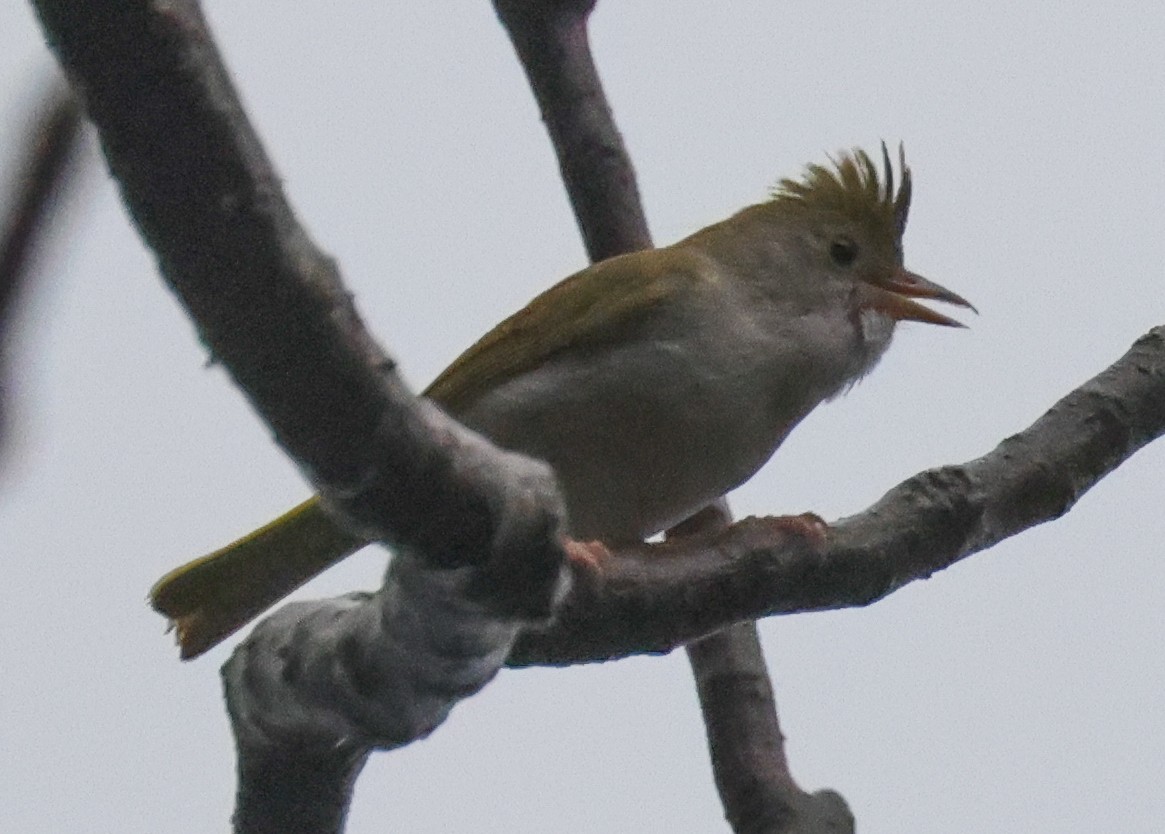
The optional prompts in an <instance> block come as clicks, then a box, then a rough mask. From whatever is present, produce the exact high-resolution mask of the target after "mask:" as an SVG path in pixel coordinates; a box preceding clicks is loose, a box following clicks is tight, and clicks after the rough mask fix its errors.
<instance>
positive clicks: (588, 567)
mask: <svg viewBox="0 0 1165 834" xmlns="http://www.w3.org/2000/svg"><path fill="white" fill-rule="evenodd" d="M562 547H563V549H564V550H565V551H566V559H567V562H568V563H569V565H570V568H571V570H572V571H573V572H574V573H575V575H576V576H577V575H578V574H579V573H580V572H581V573H584V574H587V575H590V576H598V575H600V574H602V572H603V564H604V563H605V562H608V561H610V560H611V558H612V556H611V550H610V548H608V547H607V546H606V545H605V544H603V543H602V542H600V541H589V542H581V541H577V540H575V539H571V538H563V540H562Z"/></svg>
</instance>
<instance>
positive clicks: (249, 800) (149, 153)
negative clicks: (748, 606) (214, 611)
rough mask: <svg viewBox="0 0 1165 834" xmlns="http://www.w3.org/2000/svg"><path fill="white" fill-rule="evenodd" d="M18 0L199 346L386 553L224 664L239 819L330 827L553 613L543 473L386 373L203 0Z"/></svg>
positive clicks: (550, 508) (551, 512)
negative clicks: (268, 144)
mask: <svg viewBox="0 0 1165 834" xmlns="http://www.w3.org/2000/svg"><path fill="white" fill-rule="evenodd" d="M35 5H36V7H37V10H38V13H39V14H40V17H41V21H42V23H43V25H44V28H45V31H46V33H47V34H48V39H49V41H50V43H51V45H52V46H53V48H54V49H55V50H56V52H57V54H58V56H59V57H60V59H61V62H62V64H63V65H64V67H65V69H66V71H67V73H68V74H69V76H70V78H71V79H72V80H73V82H74V85H75V87H76V88H77V89H78V90H79V91H80V92H81V93H82V94H83V96H84V99H85V102H86V105H87V109H88V113H89V115H90V117H91V119H92V120H93V122H94V123H95V124H96V126H97V128H98V131H99V134H100V138H101V141H102V145H103V147H104V150H105V154H106V157H107V159H108V162H109V167H110V169H111V170H112V172H113V174H114V176H115V177H116V178H117V180H118V182H119V184H120V186H121V189H122V193H123V197H124V199H125V202H126V204H127V206H128V208H129V210H130V213H131V215H132V216H133V218H134V221H135V222H136V223H137V225H138V227H139V229H140V231H141V234H142V236H143V238H145V240H146V242H147V243H148V244H149V245H150V246H151V247H152V248H153V249H154V251H155V252H156V254H157V257H158V261H159V264H160V266H161V269H162V272H163V275H164V277H165V278H166V280H167V282H168V283H169V284H170V286H171V288H172V289H173V290H174V292H175V293H176V295H177V296H178V298H179V299H180V300H181V301H182V303H183V304H184V305H185V306H186V308H187V310H188V311H189V313H190V314H191V317H192V318H193V319H194V320H195V322H196V324H197V326H198V329H199V334H200V335H201V337H202V339H203V341H204V342H205V343H206V344H207V346H208V347H209V348H210V350H211V352H212V354H213V355H214V357H215V358H216V359H217V360H218V361H221V362H222V363H223V364H224V365H225V366H226V367H227V369H228V370H229V371H230V372H231V374H232V376H233V377H234V379H235V381H236V382H237V383H238V384H239V386H240V387H241V388H242V389H243V390H244V392H245V393H246V395H247V397H248V398H249V400H250V401H251V403H252V405H253V406H254V407H255V409H256V410H257V411H258V412H259V413H260V414H261V415H262V416H263V418H264V419H265V420H266V421H267V423H268V424H269V425H270V426H271V428H272V430H273V432H274V434H275V438H276V440H277V441H278V442H279V443H280V444H281V445H282V446H283V447H284V448H285V449H286V450H287V452H288V453H289V454H290V455H291V456H292V457H293V458H294V459H295V460H296V461H297V462H298V463H299V465H300V466H301V468H302V469H303V470H304V471H305V472H306V473H307V474H308V475H309V477H310V478H311V480H312V481H313V483H314V485H315V486H316V487H317V489H319V490H320V492H321V494H322V495H323V496H324V498H325V499H326V500H327V502H328V503H329V504H330V505H331V506H332V507H333V508H334V509H337V510H338V511H339V512H340V517H341V518H342V519H343V520H344V521H346V522H348V523H350V524H352V525H353V526H357V527H359V528H360V531H361V532H362V533H363V534H365V535H368V536H369V537H372V538H379V539H382V540H386V541H390V542H392V543H393V544H394V545H396V546H397V547H398V550H399V551H400V553H401V556H400V558H399V559H397V560H396V561H395V562H394V564H393V566H392V569H391V570H390V572H389V574H388V576H387V577H386V580H385V586H384V588H383V589H382V591H381V592H380V593H379V594H376V595H372V596H369V595H355V596H352V597H349V598H347V599H343V600H337V601H330V602H328V603H317V604H310V605H299V606H289V607H287V608H284V609H282V610H281V611H280V612H279V614H278V615H276V617H275V618H272V619H271V620H268V621H267V623H266V624H264V626H262V627H261V628H260V629H258V630H257V631H256V634H255V636H254V638H253V639H252V640H251V641H249V642H248V643H246V644H244V645H243V646H242V647H240V649H239V651H238V652H236V654H235V656H234V657H233V658H232V660H231V662H230V663H229V664H228V665H227V667H225V668H224V675H225V677H226V684H227V696H228V706H229V709H230V712H231V717H232V719H233V721H234V729H235V735H236V740H237V742H238V745H239V757H240V765H239V773H240V777H241V779H240V788H239V799H238V802H239V805H238V813H237V815H236V825H237V826H238V827H239V828H240V830H248V831H249V830H265V829H264V828H263V826H264V825H265V823H262V820H269V819H276V820H278V819H287V818H291V817H290V816H288V815H294V813H295V812H294V809H296V808H302V807H307V806H311V807H313V808H315V813H314V815H313V816H312V818H311V819H312V820H314V821H315V822H314V823H313V822H311V821H308V820H300V821H299V823H300V824H299V825H298V826H296V827H295V830H299V831H309V830H319V831H330V830H335V826H338V825H339V824H340V822H341V821H342V819H343V815H344V813H345V809H346V807H347V801H348V797H349V794H350V784H351V779H352V778H354V775H355V772H356V770H357V769H358V767H359V764H360V763H361V762H362V761H363V756H364V753H365V751H366V750H367V749H368V748H369V747H372V746H385V747H387V746H394V745H398V744H403V743H405V742H407V741H409V740H411V739H413V738H416V737H418V736H420V735H424V734H426V733H428V732H430V731H431V730H432V729H433V727H435V726H436V725H437V724H438V723H440V721H442V720H443V719H444V717H445V715H446V714H447V713H448V711H449V709H450V708H451V707H452V705H453V704H454V703H456V702H457V701H458V700H459V699H461V698H463V697H465V696H466V695H468V694H470V693H472V692H474V691H476V690H477V689H478V688H480V687H481V686H483V685H484V684H485V683H486V682H487V681H488V680H489V679H490V678H491V677H492V676H493V674H494V673H495V672H496V671H497V668H498V667H499V666H500V664H501V663H502V661H503V660H504V658H505V656H506V654H507V652H508V650H509V648H510V645H511V643H512V641H513V638H514V635H515V634H516V632H517V628H518V627H519V626H520V625H521V624H523V623H525V622H527V621H528V620H529V619H536V618H539V617H545V616H547V615H548V614H549V613H550V611H551V610H552V606H553V603H554V600H555V599H556V597H557V596H558V595H559V593H560V587H561V582H562V576H561V574H562V559H563V553H562V549H561V546H560V543H559V537H558V527H559V524H560V518H561V502H560V499H559V498H558V495H557V491H556V488H555V485H554V481H553V477H552V475H551V473H550V470H549V468H548V467H546V466H545V465H544V464H541V463H538V462H535V461H531V460H529V459H526V458H522V457H520V456H518V455H513V454H509V453H504V452H501V451H499V450H497V449H495V448H494V447H493V446H491V445H490V444H488V443H487V442H486V441H484V440H483V439H481V438H480V437H478V436H476V435H474V434H472V433H470V432H468V431H467V430H465V429H463V428H462V427H461V426H459V425H458V424H457V423H455V422H453V421H451V420H449V419H447V418H446V417H445V416H444V415H443V414H442V413H441V412H440V411H439V410H438V409H436V408H435V407H433V406H431V405H429V404H427V403H423V402H418V401H417V400H416V399H415V398H414V397H413V396H412V394H411V393H410V392H409V391H408V390H407V389H406V388H405V387H404V385H403V383H402V382H401V381H400V380H399V378H398V377H397V376H396V374H395V373H394V371H393V363H392V361H391V360H390V359H389V358H388V357H386V356H385V355H384V353H383V352H382V351H381V350H380V348H379V347H378V346H377V345H376V344H375V343H374V342H373V340H372V338H371V337H370V336H369V334H368V333H367V332H366V331H365V329H364V327H363V325H362V323H361V321H360V319H359V317H358V316H357V313H356V310H355V307H354V305H353V303H352V299H351V296H350V294H349V293H348V291H347V290H346V289H345V288H344V287H343V285H342V284H341V283H340V280H339V277H338V274H337V270H336V267H335V264H334V263H333V262H332V260H331V259H330V258H328V257H327V256H326V255H325V254H324V253H322V252H321V251H319V250H318V249H317V248H316V247H315V246H314V244H313V243H312V242H311V240H310V239H309V238H308V236H307V233H306V232H305V231H304V230H303V228H302V227H301V226H300V225H299V224H298V222H297V221H296V219H295V217H294V215H293V213H292V211H291V208H290V207H289V206H288V204H287V202H286V200H285V199H284V196H283V193H282V189H281V188H280V185H279V180H278V177H277V175H276V174H275V172H274V170H273V169H272V167H271V164H270V162H269V161H268V159H267V157H266V155H265V153H264V151H263V149H262V147H261V145H260V143H259V140H258V138H257V136H256V135H255V132H254V130H253V129H252V127H251V126H250V124H249V123H248V121H247V119H246V116H245V114H244V113H243V111H242V109H241V107H240V104H239V101H238V97H237V95H236V94H235V92H234V90H233V88H232V86H231V83H230V80H229V78H228V76H227V73H226V70H225V69H224V68H223V66H222V63H221V60H220V57H219V55H218V53H217V51H216V49H215V47H214V44H213V42H212V39H211V36H210V33H209V32H208V31H207V28H206V24H205V21H204V20H203V17H202V15H201V12H200V10H199V7H198V5H197V3H195V2H192V0H152V1H151V0H112V1H111V2H106V3H73V2H66V1H65V0H39V2H37V3H36V4H35ZM272 768H277V769H276V770H272ZM323 774H327V778H317V777H319V776H321V775H323ZM309 825H316V827H314V828H313V827H308V826H309ZM283 830H288V829H286V828H285V829H283Z"/></svg>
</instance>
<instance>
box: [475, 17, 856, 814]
mask: <svg viewBox="0 0 1165 834" xmlns="http://www.w3.org/2000/svg"><path fill="white" fill-rule="evenodd" d="M594 5H595V3H594V0H557V1H556V2H550V3H547V2H530V1H529V0H495V2H494V7H495V8H496V9H497V11H498V15H499V17H500V18H501V20H502V22H503V24H504V25H505V27H506V30H507V31H508V32H509V35H510V39H511V40H512V41H513V43H514V47H515V50H516V51H517V53H518V57H519V59H520V60H521V62H522V67H523V68H524V69H525V71H526V76H527V78H528V79H529V81H530V87H531V88H532V89H533V91H534V96H535V98H536V99H537V101H538V106H539V108H540V110H541V112H542V118H543V121H544V122H545V123H546V128H547V130H548V131H549V133H550V138H551V141H552V142H553V144H554V149H555V151H556V153H557V155H558V163H559V168H560V170H561V171H562V178H563V182H564V184H565V186H566V190H567V193H568V194H569V196H570V201H571V205H572V206H573V207H574V213H575V217H576V218H577V219H578V225H579V229H580V230H581V231H582V234H583V239H584V241H585V242H586V246H587V251H588V253H589V254H590V256H591V258H592V259H593V260H601V259H603V258H609V257H612V256H614V255H618V254H620V253H622V252H627V251H631V250H634V249H646V248H649V247H650V246H651V237H650V234H649V232H648V228H647V220H646V218H645V216H644V212H643V207H642V203H641V201H640V199H639V191H638V187H637V185H636V182H635V172H634V170H633V168H632V165H631V159H630V157H629V155H628V154H627V150H626V148H625V147H624V145H623V140H622V137H621V136H620V135H619V131H618V128H617V127H616V126H615V120H614V116H613V115H612V113H611V108H610V106H609V105H608V104H607V99H606V96H605V94H604V93H603V87H602V83H601V82H600V80H599V77H598V71H597V70H596V68H595V63H594V60H593V58H592V57H591V51H590V43H589V38H588V33H587V21H588V18H589V15H590V13H591V11H592V10H593V8H594ZM731 520H732V517H731V512H730V511H729V509H728V504H727V502H726V501H723V500H722V501H720V502H719V504H717V505H716V506H714V507H710V508H708V510H707V511H705V512H702V513H698V514H697V515H696V516H695V517H693V518H692V519H690V520H689V521H688V522H685V523H684V524H683V525H680V527H679V528H677V529H676V530H673V531H670V532H669V536H672V535H679V534H690V533H697V534H698V533H701V532H705V531H706V530H710V529H721V528H722V527H723V526H724V525H725V524H727V523H729V522H731ZM681 528H682V531H681ZM688 659H689V661H690V663H691V666H692V674H693V676H694V677H695V679H696V683H697V688H698V690H699V692H700V709H701V712H702V714H703V718H704V724H705V727H706V729H707V735H708V747H709V751H710V753H711V756H712V769H713V773H714V775H715V778H716V786H717V788H718V790H719V791H720V798H721V801H722V802H723V804H724V810H725V815H726V816H727V817H728V819H729V821H730V823H731V824H732V827H733V829H734V830H735V831H737V832H745V831H748V832H759V831H772V832H785V831H789V832H792V831H808V830H812V829H811V828H802V827H801V826H805V825H808V826H813V825H819V826H821V825H825V824H830V823H832V822H833V821H834V820H835V819H836V816H837V815H836V814H834V813H832V812H833V811H836V809H837V806H838V804H840V808H841V809H842V812H843V813H842V814H841V816H843V817H849V818H850V820H851V823H850V826H849V828H850V829H851V830H852V828H853V825H852V816H851V815H849V811H848V809H847V808H846V806H845V802H844V800H842V799H841V797H840V796H838V795H837V794H835V793H832V792H831V793H830V794H829V796H830V797H831V798H832V799H833V800H834V801H833V804H832V805H830V806H829V807H824V806H822V805H821V804H820V803H816V802H815V800H814V798H813V797H810V796H809V795H808V794H806V793H805V792H803V791H802V790H801V789H800V788H799V787H798V786H797V785H796V783H795V782H794V781H793V777H792V775H791V774H790V773H789V765H788V762H787V760H786V759H785V756H784V737H783V736H782V735H781V732H780V724H779V722H778V720H777V712H776V701H775V699H773V698H772V697H771V693H772V684H771V682H770V681H769V677H768V670H767V669H766V668H765V665H764V660H763V658H762V657H761V655H760V642H759V638H758V636H757V632H756V626H755V624H751V623H750V624H747V625H745V624H742V625H740V626H737V627H735V628H731V629H726V630H725V631H723V632H720V633H719V634H714V635H712V636H710V637H707V638H705V639H704V640H702V641H698V642H696V643H693V644H691V645H689V647H688ZM742 686H743V687H744V689H743V690H742V689H741V687H742ZM749 687H753V688H758V689H764V690H767V691H768V692H769V693H770V697H769V698H767V699H765V698H752V697H747V691H746V690H748V688H749ZM742 695H743V696H744V697H739V696H742ZM745 728H746V729H747V732H738V731H737V730H738V729H745ZM835 830H842V829H835Z"/></svg>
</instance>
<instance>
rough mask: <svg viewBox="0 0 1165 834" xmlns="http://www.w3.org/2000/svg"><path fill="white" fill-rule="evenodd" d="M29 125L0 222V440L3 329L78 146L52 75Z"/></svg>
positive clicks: (73, 119)
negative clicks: (9, 197) (5, 213)
mask: <svg viewBox="0 0 1165 834" xmlns="http://www.w3.org/2000/svg"><path fill="white" fill-rule="evenodd" d="M36 111H37V112H36V114H35V118H34V120H33V123H32V126H31V128H30V129H29V131H28V133H27V135H26V136H25V139H24V142H23V143H22V144H21V147H20V150H19V152H20V153H21V155H22V158H21V159H20V160H19V161H18V162H17V164H16V166H15V167H16V176H15V179H14V181H13V187H12V199H11V200H10V202H9V205H8V211H7V215H6V216H5V217H4V219H3V221H2V225H0V442H2V440H3V436H4V428H5V418H6V414H7V406H8V397H9V393H8V390H9V389H8V385H7V383H6V381H5V378H6V376H7V373H6V371H7V364H8V363H7V355H6V354H7V350H8V344H7V338H6V337H7V332H8V327H9V326H10V324H11V323H12V320H13V318H14V315H15V309H16V304H17V302H18V300H19V298H20V295H21V292H22V290H23V289H24V287H25V286H26V285H27V284H28V281H29V279H30V278H31V276H32V272H33V269H32V266H33V263H32V262H33V255H34V254H35V252H36V249H37V247H38V245H39V244H40V243H41V242H42V241H43V240H44V238H45V237H46V235H47V233H48V231H49V228H50V226H51V220H52V217H53V213H54V210H55V209H56V207H57V206H58V205H59V203H60V198H61V196H62V195H63V193H64V191H65V189H66V187H67V186H68V184H69V176H70V173H71V172H74V171H75V166H74V165H73V164H72V163H73V162H74V161H75V158H76V156H77V152H78V148H79V147H80V144H81V135H82V132H81V127H82V125H83V119H82V115H81V108H80V106H78V104H77V99H76V97H75V96H74V95H73V93H72V91H71V90H70V89H69V87H68V85H67V84H65V83H64V81H63V79H60V78H54V79H53V80H52V82H51V84H50V85H48V86H47V87H46V89H45V90H44V92H43V93H42V94H41V95H40V96H39V97H38V100H37V103H36Z"/></svg>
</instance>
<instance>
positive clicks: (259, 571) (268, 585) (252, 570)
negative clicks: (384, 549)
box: [150, 498, 367, 660]
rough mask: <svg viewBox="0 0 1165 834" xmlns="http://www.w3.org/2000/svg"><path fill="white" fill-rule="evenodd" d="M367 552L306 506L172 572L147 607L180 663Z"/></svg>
mask: <svg viewBox="0 0 1165 834" xmlns="http://www.w3.org/2000/svg"><path fill="white" fill-rule="evenodd" d="M365 544H367V541H366V540H364V539H361V538H360V537H358V536H355V535H353V534H351V533H348V532H346V531H344V530H343V529H341V528H340V527H339V526H337V525H336V523H335V522H333V521H332V520H331V518H330V517H329V516H328V514H327V513H325V512H324V509H323V507H321V506H320V503H319V500H318V499H316V498H312V499H309V500H308V501H305V502H304V503H302V504H300V505H299V506H298V507H296V508H295V509H293V510H291V511H290V512H288V513H285V514H284V515H281V516H280V517H279V518H277V519H275V520H274V521H272V522H271V523H270V524H268V525H267V526H265V527H261V528H259V529H258V530H256V531H254V532H253V533H250V534H249V535H247V536H244V537H243V538H241V539H239V540H238V541H236V542H233V543H231V544H229V545H227V546H226V547H224V548H222V549H221V550H216V551H215V552H213V553H211V554H209V555H207V556H203V557H202V558H201V559H195V560H194V561H193V562H189V563H187V564H185V565H183V566H182V567H179V568H175V569H174V570H172V571H170V572H169V573H168V574H166V575H165V576H163V577H162V578H161V579H159V580H158V582H157V584H156V585H154V587H153V588H151V589H150V604H151V605H153V607H154V610H156V611H157V612H158V613H160V614H164V615H165V616H166V617H168V618H169V619H170V622H171V623H172V624H173V626H174V628H175V629H176V631H177V633H178V645H179V647H180V650H181V655H182V659H183V660H189V659H190V658H193V657H197V656H198V655H200V654H202V653H203V652H205V651H206V650H207V649H210V648H211V647H213V646H215V645H217V644H218V643H220V642H221V641H222V640H224V639H226V638H227V637H228V636H229V635H231V634H232V633H234V632H235V631H237V630H238V629H240V628H242V627H243V626H244V625H246V624H247V623H248V622H249V621H250V620H252V619H253V618H254V617H257V616H258V615H259V614H261V613H262V612H263V611H264V609H266V608H269V607H270V606H272V605H274V604H275V603H276V602H278V601H279V600H281V599H283V598H284V597H285V596H287V595H288V594H290V593H291V592H292V591H294V590H295V589H296V588H298V587H299V586H300V585H302V584H303V583H305V582H307V581H308V580H309V579H311V578H312V577H313V576H315V575H316V574H318V573H320V572H322V571H323V570H324V569H325V568H328V567H329V566H331V565H334V564H335V563H336V562H339V561H340V560H341V559H343V558H345V557H346V556H348V555H350V554H352V553H354V552H355V551H356V550H359V549H360V548H361V547H363V546H364V545H365Z"/></svg>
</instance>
